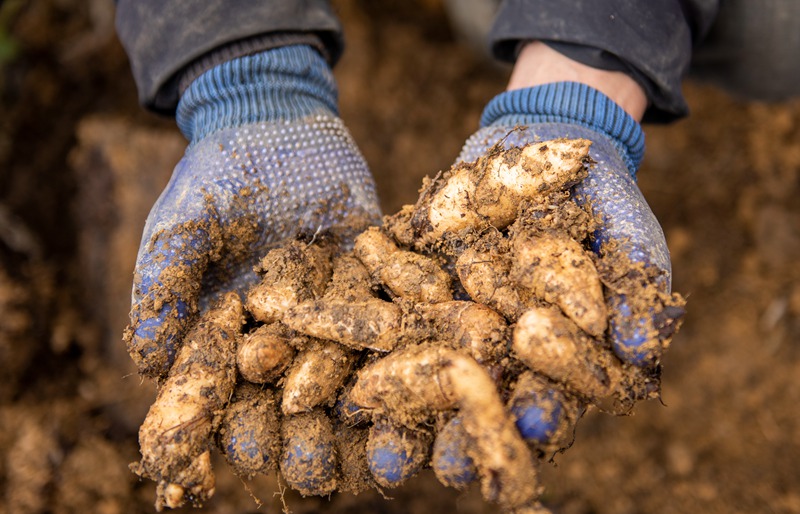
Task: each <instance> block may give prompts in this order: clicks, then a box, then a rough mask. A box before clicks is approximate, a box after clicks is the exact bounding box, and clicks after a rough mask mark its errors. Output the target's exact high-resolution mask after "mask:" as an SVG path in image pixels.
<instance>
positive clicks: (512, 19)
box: [489, 0, 719, 121]
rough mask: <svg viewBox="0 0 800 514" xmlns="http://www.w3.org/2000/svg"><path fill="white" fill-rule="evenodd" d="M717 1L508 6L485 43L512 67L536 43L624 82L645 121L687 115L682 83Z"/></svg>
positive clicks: (592, 0)
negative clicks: (634, 92)
mask: <svg viewBox="0 0 800 514" xmlns="http://www.w3.org/2000/svg"><path fill="white" fill-rule="evenodd" d="M718 3H719V0H646V1H642V0H569V1H552V0H506V1H505V2H503V4H502V5H501V7H500V10H499V11H498V15H497V18H496V19H495V23H494V26H493V28H492V31H491V33H490V35H489V39H490V43H491V45H492V51H493V53H494V55H495V56H496V57H497V58H499V59H502V60H506V61H513V60H515V59H516V56H517V52H518V50H519V47H520V43H522V42H525V41H530V40H539V41H543V42H544V43H546V44H548V45H549V46H551V47H552V48H554V49H555V50H557V51H559V52H561V53H563V54H564V55H566V56H568V57H570V58H571V59H574V60H576V61H578V62H581V63H584V64H587V65H589V66H594V67H596V68H601V69H608V70H613V71H622V72H625V73H627V74H629V75H630V76H631V77H632V78H633V79H634V80H636V81H637V82H638V83H639V84H640V85H641V86H642V87H643V88H644V90H645V92H646V93H647V95H648V99H649V100H650V107H649V109H648V110H647V112H646V113H645V121H669V120H672V119H676V118H679V117H682V116H685V115H686V114H687V112H688V108H687V105H686V101H685V100H684V98H683V94H682V92H681V81H682V79H683V77H684V76H685V75H686V73H687V71H688V69H689V64H690V61H691V57H692V48H693V47H694V46H695V45H696V44H697V43H698V42H699V41H700V40H702V38H703V37H704V35H705V34H706V33H707V31H708V29H709V27H710V26H711V24H712V22H713V21H714V18H715V16H716V13H717V9H718Z"/></svg>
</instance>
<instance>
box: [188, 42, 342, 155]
mask: <svg viewBox="0 0 800 514" xmlns="http://www.w3.org/2000/svg"><path fill="white" fill-rule="evenodd" d="M337 94H338V93H337V90H336V82H335V81H334V78H333V74H332V73H331V70H330V67H329V66H328V64H327V62H325V59H324V58H323V57H322V56H321V55H320V54H319V53H318V52H317V51H315V50H314V49H313V48H312V47H310V46H306V45H295V46H285V47H281V48H276V49H274V50H267V51H265V52H261V53H258V54H254V55H249V56H245V57H239V58H237V59H233V60H230V61H228V62H225V63H222V64H220V65H218V66H215V67H214V68H212V69H210V70H208V71H207V72H205V73H203V74H202V75H200V76H199V77H198V78H197V79H196V80H195V81H194V82H192V83H191V85H190V86H189V87H188V88H187V89H186V91H185V92H184V94H183V96H181V99H180V102H179V103H178V111H177V115H176V119H177V122H178V128H179V129H180V130H181V132H182V133H183V135H184V136H186V138H187V139H188V140H189V141H190V142H191V143H195V142H197V141H200V140H201V139H203V138H204V137H205V136H207V135H209V134H211V133H213V132H216V131H218V130H222V129H225V128H232V127H240V126H242V125H246V124H250V123H259V122H273V121H292V120H296V119H299V118H303V117H306V116H310V115H314V114H329V115H334V116H338V109H337Z"/></svg>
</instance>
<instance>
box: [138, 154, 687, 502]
mask: <svg viewBox="0 0 800 514" xmlns="http://www.w3.org/2000/svg"><path fill="white" fill-rule="evenodd" d="M589 146H590V142H589V141H586V140H581V139H576V140H567V139H560V140H553V141H546V142H540V143H535V144H530V145H527V146H525V147H522V148H512V149H509V150H504V149H502V148H500V147H495V148H493V149H491V150H490V151H489V152H488V153H487V154H486V155H484V156H482V157H481V158H480V159H478V160H477V161H476V162H473V163H459V164H457V165H456V166H454V167H453V168H451V169H450V170H448V171H447V172H444V173H441V174H439V175H438V176H437V177H435V178H434V179H426V182H425V183H424V184H423V189H422V190H421V195H420V198H419V200H418V201H417V203H416V204H415V205H407V206H405V207H404V208H403V209H402V210H401V211H400V212H398V213H396V214H394V215H392V216H388V217H386V218H385V219H384V222H383V224H382V226H381V227H371V228H369V229H367V230H365V231H363V232H362V233H361V234H360V235H358V236H357V237H356V239H355V242H354V245H353V247H352V250H349V251H345V250H343V249H342V245H341V244H340V241H338V240H337V239H336V238H335V237H333V236H330V237H325V236H322V235H319V234H318V235H316V236H315V237H314V238H313V240H308V239H306V240H303V239H302V238H298V239H295V240H291V241H286V242H284V243H283V244H281V245H280V246H278V247H276V248H274V249H273V250H271V251H270V252H269V253H268V254H267V255H266V256H264V257H263V259H262V260H261V263H260V265H259V267H258V269H257V271H258V272H259V273H260V274H261V277H262V281H261V283H260V284H258V285H257V286H255V287H254V288H253V289H251V290H250V291H249V293H248V295H247V297H246V299H245V300H244V301H242V300H241V299H240V297H239V296H238V295H237V294H235V293H229V294H227V295H226V296H225V297H224V298H221V299H220V301H219V302H218V304H217V305H216V306H215V307H214V308H212V309H210V310H209V311H208V312H206V313H205V314H204V315H203V316H202V317H201V318H200V320H199V322H198V323H197V324H196V325H195V326H194V328H193V329H192V330H191V331H190V332H189V333H188V334H187V335H186V337H185V339H184V344H183V346H182V348H181V349H180V350H179V353H178V355H177V358H176V362H175V364H174V365H173V367H172V369H171V371H170V372H169V375H168V377H167V378H166V379H165V380H164V381H163V382H162V383H161V385H160V390H159V394H158V398H157V400H156V401H155V403H154V404H153V406H152V407H151V409H150V411H149V413H148V415H147V418H146V419H145V421H144V423H143V425H142V427H141V430H140V434H139V441H140V446H141V453H142V459H141V461H140V462H138V463H134V464H132V465H131V466H132V469H133V470H134V471H135V472H136V473H137V474H139V475H140V476H143V477H147V478H150V479H152V480H154V481H156V482H157V484H158V486H157V487H158V489H157V496H158V497H157V501H156V508H157V509H158V510H161V509H162V508H163V507H171V508H174V507H179V506H181V505H183V504H184V503H185V502H187V501H188V502H190V503H192V504H194V505H196V506H199V505H202V503H203V502H204V501H206V500H207V499H208V498H210V497H211V496H212V495H213V493H214V475H213V472H212V469H211V458H210V455H211V453H210V452H211V451H212V448H213V447H214V446H216V447H217V448H219V449H220V450H221V452H222V453H223V454H224V455H225V456H226V458H227V461H228V462H229V464H230V465H231V466H232V467H233V469H234V470H235V472H236V473H237V474H239V475H240V476H242V477H245V478H249V477H252V476H253V475H255V474H258V473H265V472H270V471H273V470H275V469H279V471H280V473H281V475H282V477H283V478H284V479H285V480H286V482H287V483H288V484H289V486H290V487H292V488H294V489H297V490H298V491H300V492H301V493H302V494H304V495H327V494H330V493H332V492H334V491H350V492H355V493H357V492H359V491H362V490H364V489H366V488H369V487H387V486H396V485H397V484H396V483H384V482H382V481H381V478H380V476H374V474H372V473H370V470H369V469H368V460H369V456H370V455H371V452H373V451H376V448H381V447H382V445H384V444H385V443H386V442H387V441H403V444H406V445H407V448H402V451H405V452H406V454H407V455H409V456H413V457H409V459H408V462H407V466H408V467H409V469H406V470H403V476H406V475H409V476H410V475H411V474H413V472H415V471H416V470H418V469H421V468H423V467H425V466H428V465H431V464H430V463H431V453H432V454H433V457H432V458H433V461H434V465H433V467H434V471H435V472H436V474H437V476H438V477H439V478H440V480H441V481H442V482H443V483H444V484H446V485H451V486H457V487H458V486H461V485H463V484H460V483H457V482H454V481H453V480H451V478H450V477H449V475H448V474H447V470H446V469H444V467H443V465H436V461H437V458H439V456H437V452H442V451H446V448H445V446H441V447H437V445H433V446H434V448H433V450H431V446H432V442H433V441H434V440H436V441H437V443H438V441H439V440H443V441H444V440H447V439H448V438H449V437H455V438H456V439H458V438H459V437H460V438H461V439H462V440H463V441H466V443H467V444H465V445H464V448H465V449H466V450H465V451H466V452H467V454H468V456H469V457H470V459H471V460H472V462H473V463H474V467H475V472H476V475H477V478H478V479H479V480H480V483H481V491H482V494H483V495H484V497H485V498H486V499H487V500H488V501H492V502H495V503H497V504H498V505H499V506H500V508H502V509H503V510H506V511H509V512H519V513H522V512H537V511H538V509H540V508H541V506H540V505H539V504H538V502H537V498H538V496H539V494H540V493H541V491H540V487H539V484H538V481H537V469H538V465H539V463H540V461H542V460H544V459H547V458H550V457H551V456H552V454H553V453H554V452H555V451H558V450H561V449H563V448H566V447H568V446H569V445H570V444H571V442H572V434H573V427H574V423H575V422H576V421H577V418H578V417H580V414H581V413H582V412H583V409H584V408H585V407H586V406H587V405H596V406H598V407H600V408H602V409H604V410H611V411H615V412H623V411H625V409H628V408H629V407H630V406H631V405H632V403H633V402H635V401H637V400H640V399H644V398H648V397H652V396H654V395H657V394H658V389H659V376H658V367H657V366H654V367H648V368H647V369H643V368H638V367H635V366H631V365H627V364H625V363H623V361H621V360H620V359H619V358H617V357H616V356H615V355H614V353H613V352H612V350H611V349H610V345H609V343H608V341H607V340H606V334H607V332H608V320H609V308H608V306H607V305H608V294H609V291H614V292H616V293H619V292H620V290H625V291H627V292H628V293H630V294H631V296H633V295H636V294H638V293H639V290H638V289H637V288H640V289H641V290H644V289H646V288H647V287H650V284H652V282H653V281H652V278H653V277H652V276H651V275H648V273H650V271H648V270H647V269H646V268H645V267H644V266H641V265H637V264H634V263H628V264H629V269H626V270H624V271H620V270H619V269H616V268H618V267H619V264H618V263H616V264H615V267H616V268H615V269H611V267H609V266H604V264H603V260H602V259H600V258H599V257H598V256H597V255H595V254H593V253H592V252H591V251H589V250H588V241H589V237H590V234H591V233H592V232H593V231H594V229H595V228H596V222H595V220H594V218H593V217H592V214H591V210H590V207H589V206H587V205H582V204H581V203H580V202H576V201H575V199H574V198H573V194H572V192H571V188H572V186H574V185H575V184H577V183H578V182H580V181H581V180H583V179H584V178H585V177H586V175H587V173H588V171H587V170H588V167H589V166H591V165H592V164H593V163H592V161H591V159H590V158H589ZM625 288H627V289H625ZM681 306H682V299H681V298H680V297H679V296H678V295H670V294H668V293H667V292H665V291H658V292H657V293H656V294H652V295H651V296H650V297H648V306H647V308H648V309H650V312H651V313H654V314H656V316H654V317H655V318H658V316H657V314H658V313H660V312H664V311H665V310H669V309H679V308H680V307H681ZM674 317H675V316H673V318H674ZM675 323H677V321H675ZM674 329H675V327H673V328H672V329H671V330H667V331H665V330H663V327H652V330H651V331H650V332H649V333H648V337H650V339H652V344H655V345H658V346H659V347H660V348H666V346H667V345H668V343H669V338H670V337H671V335H672V334H673V333H674ZM553 395H556V396H555V397H554V396H553ZM531 398H535V399H538V401H539V402H540V403H541V405H542V406H543V408H547V402H548V401H551V403H552V401H557V404H558V408H560V409H561V410H562V411H563V412H561V417H560V418H559V419H560V426H559V429H558V430H556V431H555V432H553V433H549V434H547V437H546V438H543V439H542V440H541V441H530V440H527V441H526V440H525V439H523V437H522V436H521V435H520V431H519V430H518V428H517V425H516V423H517V419H516V418H515V414H514V413H515V412H516V411H515V406H517V405H518V404H519V403H520V402H523V403H524V402H525V401H529V400H530V399H531ZM554 398H555V400H554ZM526 399H527V400H526ZM554 405H555V404H554ZM400 450H401V449H398V451H400ZM439 460H440V461H441V462H444V459H439Z"/></svg>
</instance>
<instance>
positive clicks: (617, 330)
mask: <svg viewBox="0 0 800 514" xmlns="http://www.w3.org/2000/svg"><path fill="white" fill-rule="evenodd" d="M610 304H611V306H612V315H611V319H610V322H609V326H610V334H611V347H612V348H613V350H614V353H615V354H616V355H617V357H619V358H620V359H621V360H623V361H624V362H627V363H629V364H633V365H634V366H638V367H650V366H653V365H655V364H656V363H657V362H658V359H660V358H661V354H662V353H663V344H662V342H661V340H660V339H659V337H658V332H657V331H656V330H655V320H654V316H655V313H654V312H652V311H650V312H648V313H646V314H644V315H636V314H635V313H634V312H633V309H632V308H631V306H630V304H629V303H628V300H627V298H626V297H625V296H624V295H620V296H616V297H614V298H612V299H611V301H610Z"/></svg>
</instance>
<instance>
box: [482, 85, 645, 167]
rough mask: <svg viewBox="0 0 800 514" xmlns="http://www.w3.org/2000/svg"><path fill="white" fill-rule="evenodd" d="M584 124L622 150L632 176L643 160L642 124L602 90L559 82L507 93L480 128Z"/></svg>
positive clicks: (495, 101)
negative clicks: (537, 124)
mask: <svg viewBox="0 0 800 514" xmlns="http://www.w3.org/2000/svg"><path fill="white" fill-rule="evenodd" d="M548 122H549V123H570V124H575V125H581V126H583V127H586V128H588V129H591V130H594V131H596V132H599V133H601V134H603V135H605V136H606V137H608V138H609V139H610V140H611V141H612V142H613V144H614V146H616V148H617V150H619V153H620V155H621V156H622V158H623V159H624V161H625V164H626V165H627V166H628V170H629V171H630V173H631V176H633V177H635V176H636V170H637V169H639V164H640V163H641V161H642V158H643V157H644V132H643V131H642V127H641V125H639V123H638V122H637V121H636V120H635V119H633V118H632V117H631V116H630V115H629V114H628V113H627V112H625V111H624V110H623V109H622V108H621V107H620V106H619V105H617V104H616V103H615V102H614V101H612V100H611V99H610V98H608V97H607V96H606V95H604V94H603V93H601V92H600V91H598V90H596V89H594V88H591V87H589V86H586V85H585V84H579V83H577V82H556V83H553V84H546V85H543V86H536V87H531V88H525V89H515V90H513V91H506V92H504V93H501V94H499V95H497V96H496V97H494V98H493V99H492V100H491V101H490V102H489V104H488V105H487V106H486V108H485V109H484V111H483V115H482V116H481V127H482V128H483V127H488V126H490V125H507V126H513V125H532V124H536V123H548Z"/></svg>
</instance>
